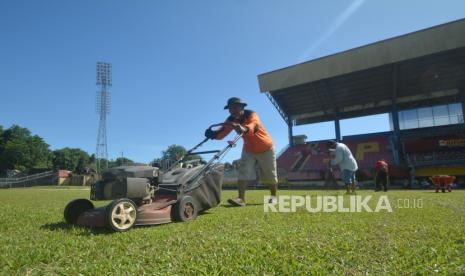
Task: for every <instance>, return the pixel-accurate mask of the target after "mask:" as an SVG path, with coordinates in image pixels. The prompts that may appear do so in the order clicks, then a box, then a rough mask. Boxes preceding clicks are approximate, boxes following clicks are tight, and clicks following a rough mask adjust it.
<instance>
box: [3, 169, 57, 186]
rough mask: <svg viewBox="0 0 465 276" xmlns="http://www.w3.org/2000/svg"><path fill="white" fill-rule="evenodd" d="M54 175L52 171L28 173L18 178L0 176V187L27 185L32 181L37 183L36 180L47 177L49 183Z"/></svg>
mask: <svg viewBox="0 0 465 276" xmlns="http://www.w3.org/2000/svg"><path fill="white" fill-rule="evenodd" d="M54 177H55V173H54V172H53V171H48V172H42V173H38V174H33V175H28V176H25V177H18V178H8V177H7V178H0V188H15V187H27V186H31V185H32V184H34V183H37V181H38V180H42V181H43V180H44V179H47V178H49V182H50V184H52V183H51V182H52V179H53V178H54Z"/></svg>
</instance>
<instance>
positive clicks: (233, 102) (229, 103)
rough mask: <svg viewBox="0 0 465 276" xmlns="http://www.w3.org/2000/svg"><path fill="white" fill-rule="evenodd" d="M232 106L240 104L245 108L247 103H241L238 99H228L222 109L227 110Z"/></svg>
mask: <svg viewBox="0 0 465 276" xmlns="http://www.w3.org/2000/svg"><path fill="white" fill-rule="evenodd" d="M233 104H241V105H242V106H247V103H245V102H243V101H242V100H241V99H240V98H238V97H232V98H229V100H228V103H227V104H226V105H225V106H224V109H228V108H229V107H230V106H231V105H233Z"/></svg>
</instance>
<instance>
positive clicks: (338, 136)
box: [334, 115, 341, 142]
mask: <svg viewBox="0 0 465 276" xmlns="http://www.w3.org/2000/svg"><path fill="white" fill-rule="evenodd" d="M334 129H335V130H336V141H338V142H341V126H340V124H339V115H336V119H335V120H334Z"/></svg>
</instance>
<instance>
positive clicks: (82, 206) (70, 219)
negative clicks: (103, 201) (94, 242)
mask: <svg viewBox="0 0 465 276" xmlns="http://www.w3.org/2000/svg"><path fill="white" fill-rule="evenodd" d="M92 209H94V204H92V202H91V201H90V200H87V199H83V198H81V199H75V200H73V201H71V202H70V203H68V205H66V207H65V211H64V216H65V221H66V222H67V223H69V224H76V222H77V220H78V218H79V216H80V215H81V214H82V213H84V212H86V211H89V210H92Z"/></svg>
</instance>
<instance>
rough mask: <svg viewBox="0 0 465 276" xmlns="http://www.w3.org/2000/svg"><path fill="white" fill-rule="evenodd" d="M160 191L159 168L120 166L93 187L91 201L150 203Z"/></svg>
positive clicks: (105, 174) (106, 174)
mask: <svg viewBox="0 0 465 276" xmlns="http://www.w3.org/2000/svg"><path fill="white" fill-rule="evenodd" d="M157 189H158V168H155V167H149V166H120V167H115V168H111V169H110V170H108V171H106V172H105V173H103V175H102V179H101V180H99V181H97V182H96V183H95V184H93V185H92V187H91V194H90V199H91V200H112V199H119V198H130V199H133V200H136V201H149V200H150V199H151V198H153V197H154V195H155V191H156V190H157Z"/></svg>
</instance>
